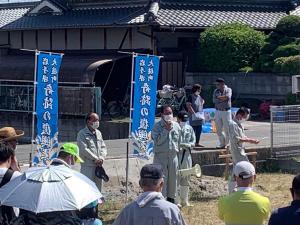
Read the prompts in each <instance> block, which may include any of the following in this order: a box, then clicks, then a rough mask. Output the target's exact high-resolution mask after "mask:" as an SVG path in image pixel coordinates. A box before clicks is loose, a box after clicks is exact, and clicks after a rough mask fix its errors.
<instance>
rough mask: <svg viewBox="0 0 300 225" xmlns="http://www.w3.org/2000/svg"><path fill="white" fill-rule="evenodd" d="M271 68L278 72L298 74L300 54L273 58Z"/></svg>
mask: <svg viewBox="0 0 300 225" xmlns="http://www.w3.org/2000/svg"><path fill="white" fill-rule="evenodd" d="M273 70H274V72H280V73H289V74H299V72H300V71H299V70H300V55H296V56H289V57H281V58H277V59H275V60H274V67H273Z"/></svg>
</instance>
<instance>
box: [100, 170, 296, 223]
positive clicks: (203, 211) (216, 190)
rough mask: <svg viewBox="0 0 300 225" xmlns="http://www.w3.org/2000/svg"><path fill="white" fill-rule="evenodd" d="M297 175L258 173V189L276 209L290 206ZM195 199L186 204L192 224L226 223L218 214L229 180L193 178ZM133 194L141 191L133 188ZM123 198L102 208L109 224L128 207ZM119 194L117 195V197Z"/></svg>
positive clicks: (185, 212) (184, 214)
mask: <svg viewBox="0 0 300 225" xmlns="http://www.w3.org/2000/svg"><path fill="white" fill-rule="evenodd" d="M293 176H294V175H290V174H268V173H265V174H258V175H257V180H256V183H255V190H256V191H257V192H259V193H261V194H262V195H264V196H266V197H268V198H269V199H270V201H271V204H272V208H273V209H275V208H277V207H282V206H287V205H289V203H290V202H291V196H290V192H289V188H290V186H291V183H292V179H293ZM190 186H191V202H192V203H193V207H185V208H183V210H182V213H183V216H184V218H185V220H186V223H187V224H188V225H221V224H222V225H223V224H224V223H223V222H222V221H221V220H219V219H218V216H217V202H218V198H220V197H221V196H224V195H226V194H227V182H226V181H225V180H224V178H216V177H208V176H203V177H201V178H200V179H196V178H193V179H192V180H191V185H190ZM130 190H131V194H130V197H131V198H134V196H136V195H137V194H136V193H135V194H134V193H133V190H138V189H137V187H132V188H131V189H130ZM121 196H122V195H119V197H120V198H119V199H117V198H114V199H113V198H111V199H110V200H109V201H107V202H106V203H105V205H104V206H102V208H101V217H102V218H103V223H104V224H105V225H109V224H112V223H113V221H114V219H115V218H116V216H117V215H118V213H119V211H120V209H121V208H122V207H123V206H124V195H123V199H122V198H121ZM114 197H117V196H114Z"/></svg>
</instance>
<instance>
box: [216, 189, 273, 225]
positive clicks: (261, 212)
mask: <svg viewBox="0 0 300 225" xmlns="http://www.w3.org/2000/svg"><path fill="white" fill-rule="evenodd" d="M219 210H220V211H221V212H222V216H221V215H220V217H222V219H223V220H224V221H225V222H226V224H234V225H241V224H247V225H260V224H263V221H265V220H266V219H267V218H268V216H269V213H270V202H269V199H268V198H266V197H263V196H261V195H260V194H258V193H256V192H254V191H252V190H251V189H248V190H247V189H246V190H238V191H237V192H235V193H232V194H230V195H229V196H226V197H224V198H222V199H221V200H220V202H219Z"/></svg>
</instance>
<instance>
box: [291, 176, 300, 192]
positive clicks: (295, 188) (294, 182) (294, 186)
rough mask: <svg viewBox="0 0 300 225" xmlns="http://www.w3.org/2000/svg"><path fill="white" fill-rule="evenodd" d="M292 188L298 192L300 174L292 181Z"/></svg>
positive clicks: (299, 188)
mask: <svg viewBox="0 0 300 225" xmlns="http://www.w3.org/2000/svg"><path fill="white" fill-rule="evenodd" d="M292 188H293V189H294V190H300V174H297V175H296V176H295V177H294V179H293V184H292Z"/></svg>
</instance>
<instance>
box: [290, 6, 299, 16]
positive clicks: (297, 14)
mask: <svg viewBox="0 0 300 225" xmlns="http://www.w3.org/2000/svg"><path fill="white" fill-rule="evenodd" d="M291 15H296V16H300V6H298V7H297V8H296V9H295V10H294V11H292V12H291Z"/></svg>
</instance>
